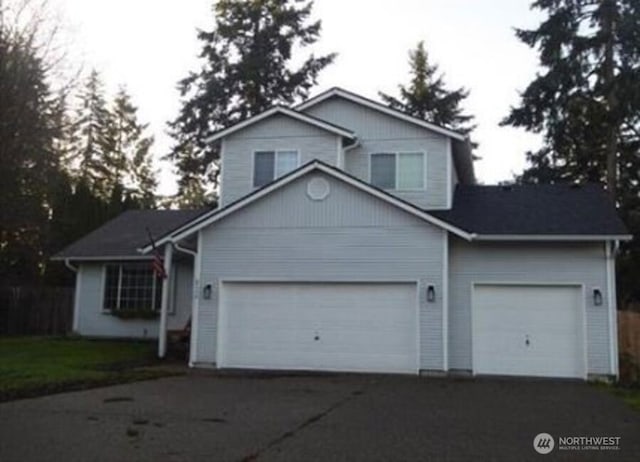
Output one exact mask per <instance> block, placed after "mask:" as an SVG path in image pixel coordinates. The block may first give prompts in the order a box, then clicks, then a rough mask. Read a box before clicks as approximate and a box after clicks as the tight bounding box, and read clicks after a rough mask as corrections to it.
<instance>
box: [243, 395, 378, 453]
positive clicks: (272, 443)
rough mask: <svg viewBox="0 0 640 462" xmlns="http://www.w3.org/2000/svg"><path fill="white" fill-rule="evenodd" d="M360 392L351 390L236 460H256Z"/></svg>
mask: <svg viewBox="0 0 640 462" xmlns="http://www.w3.org/2000/svg"><path fill="white" fill-rule="evenodd" d="M365 388H366V387H365ZM362 394H364V388H361V389H358V390H354V391H352V392H351V393H350V394H349V395H347V396H345V397H344V398H342V399H340V400H338V401H336V402H335V403H333V404H331V405H330V406H329V407H327V408H326V409H325V410H323V411H321V412H319V413H317V414H314V415H312V416H311V417H309V418H308V419H306V420H305V421H304V422H302V423H301V424H300V425H298V426H296V427H295V428H293V429H292V430H289V431H286V432H284V433H282V434H281V435H280V436H278V437H277V438H275V439H273V440H271V441H270V442H268V443H267V444H266V445H265V446H264V447H263V448H261V449H258V450H257V451H256V452H254V453H251V454H249V455H247V456H245V457H243V458H241V459H239V461H238V462H254V461H256V460H258V458H259V457H260V456H261V455H262V454H264V453H265V452H267V451H268V450H270V449H273V448H274V447H276V446H278V445H279V444H281V443H282V442H284V441H286V440H288V439H289V438H293V437H294V436H295V435H296V434H297V433H299V432H300V431H302V430H304V429H305V428H307V427H308V426H310V425H313V424H314V423H316V422H318V421H320V420H322V419H323V418H324V417H326V416H327V415H329V414H331V413H332V412H333V411H335V410H336V409H338V408H340V407H342V406H344V405H345V404H347V403H349V402H351V401H353V400H355V399H356V398H357V397H359V396H362Z"/></svg>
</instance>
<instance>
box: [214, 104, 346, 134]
mask: <svg viewBox="0 0 640 462" xmlns="http://www.w3.org/2000/svg"><path fill="white" fill-rule="evenodd" d="M278 114H279V115H284V116H286V117H290V118H292V119H295V120H298V121H300V122H303V123H306V124H309V125H312V126H315V127H317V128H320V129H322V130H325V131H328V132H330V133H333V134H335V135H339V136H342V137H344V138H347V139H351V140H353V139H355V138H356V135H355V133H353V132H352V131H351V130H349V129H347V128H343V127H339V126H337V125H335V124H332V123H330V122H327V121H325V120H321V119H318V118H317V117H313V116H310V115H309V114H304V113H302V112H298V111H296V110H293V109H289V108H287V107H283V106H275V107H273V108H271V109H268V110H266V111H264V112H261V113H260V114H257V115H255V116H253V117H250V118H248V119H246V120H244V121H242V122H238V123H237V124H235V125H232V126H231V127H228V128H225V129H223V130H220V131H219V132H217V133H215V134H213V135H211V136H210V137H209V138H207V140H206V141H207V142H209V143H211V142H213V141H217V140H219V139H221V138H224V137H225V136H228V135H231V134H232V133H236V132H238V131H240V130H242V129H244V128H246V127H249V126H251V125H254V124H256V123H258V122H260V121H262V120H265V119H267V118H269V117H273V116H275V115H278Z"/></svg>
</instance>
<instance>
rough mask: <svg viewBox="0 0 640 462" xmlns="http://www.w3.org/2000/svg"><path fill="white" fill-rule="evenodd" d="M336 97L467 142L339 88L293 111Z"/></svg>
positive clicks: (448, 131)
mask: <svg viewBox="0 0 640 462" xmlns="http://www.w3.org/2000/svg"><path fill="white" fill-rule="evenodd" d="M335 96H338V97H340V98H344V99H346V100H349V101H352V102H354V103H356V104H360V105H363V106H366V107H369V108H371V109H374V110H376V111H378V112H382V113H384V114H387V115H390V116H392V117H395V118H397V119H400V120H404V121H405V122H410V123H412V124H414V125H418V126H419V127H422V128H427V129H429V130H432V131H434V132H436V133H440V134H441V135H445V136H449V137H451V138H454V139H456V140H458V141H466V140H467V136H466V135H463V134H462V133H459V132H457V131H455V130H452V129H450V128H446V127H442V126H440V125H436V124H433V123H431V122H427V121H426V120H423V119H420V118H418V117H413V116H411V115H409V114H406V113H404V112H402V111H398V110H396V109H392V108H390V107H389V106H386V105H384V104H382V103H379V102H378V101H374V100H372V99H369V98H365V97H364V96H360V95H358V94H356V93H353V92H350V91H348V90H345V89H343V88H339V87H333V88H330V89H329V90H327V91H325V92H322V93H320V94H318V95H316V96H314V97H312V98H310V99H308V100H307V101H304V102H303V103H301V104H298V105H297V106H295V108H294V109H296V110H297V111H305V110H307V109H309V108H310V107H313V106H315V105H317V104H319V103H321V102H323V101H325V100H327V99H329V98H332V97H335Z"/></svg>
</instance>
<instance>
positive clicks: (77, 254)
mask: <svg viewBox="0 0 640 462" xmlns="http://www.w3.org/2000/svg"><path fill="white" fill-rule="evenodd" d="M208 210H209V209H199V210H129V211H127V212H124V213H122V214H120V215H118V216H117V217H116V218H114V219H113V220H110V221H108V222H107V223H105V224H104V225H102V226H100V227H99V228H98V229H96V230H94V231H92V232H91V233H89V234H87V235H86V236H84V237H82V238H81V239H79V240H77V241H76V242H74V243H73V244H71V245H69V246H67V247H66V248H65V249H64V250H62V251H60V252H58V253H57V254H56V255H54V256H53V257H52V259H53V260H65V259H71V260H119V259H122V260H131V259H141V258H144V259H146V258H150V256H148V255H147V256H142V255H140V253H139V252H138V251H137V249H138V248H139V247H140V246H143V245H147V244H148V243H149V239H148V237H147V231H146V228H147V227H148V228H149V230H150V231H151V234H152V235H153V236H154V237H155V238H157V237H158V236H162V235H164V234H166V233H168V232H169V231H171V230H172V229H175V228H177V227H179V226H180V225H182V224H184V223H186V222H189V221H191V220H192V219H194V218H196V217H197V216H199V215H202V213H203V212H206V211H208Z"/></svg>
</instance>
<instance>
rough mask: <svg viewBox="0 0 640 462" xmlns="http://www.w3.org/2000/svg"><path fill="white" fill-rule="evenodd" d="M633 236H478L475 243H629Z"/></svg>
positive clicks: (475, 236) (475, 237)
mask: <svg viewBox="0 0 640 462" xmlns="http://www.w3.org/2000/svg"><path fill="white" fill-rule="evenodd" d="M631 239H633V236H631V235H628V234H621V235H618V234H476V235H474V237H473V240H474V241H544V242H552V241H562V242H567V241H580V242H600V241H629V240H631Z"/></svg>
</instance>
